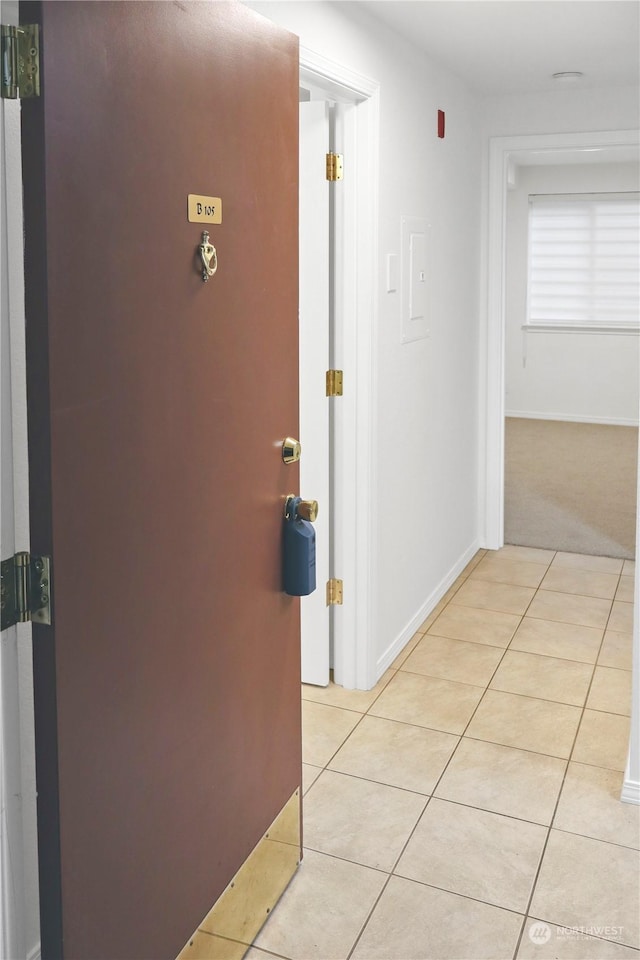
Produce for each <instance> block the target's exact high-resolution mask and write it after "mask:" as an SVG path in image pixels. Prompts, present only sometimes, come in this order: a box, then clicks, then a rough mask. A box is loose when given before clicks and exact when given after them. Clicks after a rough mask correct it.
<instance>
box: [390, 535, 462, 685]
mask: <svg viewBox="0 0 640 960" xmlns="http://www.w3.org/2000/svg"><path fill="white" fill-rule="evenodd" d="M478 550H480V545H479V541H478V540H474V542H473V543H472V544H471V546H470V547H469V548H468V549H467V550H465V552H464V553H463V555H462V556H461V557H460V559H459V560H457V561H456V563H455V564H454V565H453V567H451V569H450V570H449V572H448V573H447V574H445V576H444V577H443V578H442V580H441V581H440V583H439V584H438V586H437V587H436V588H435V590H433V591H432V592H431V593H430V594H429V596H428V597H427V599H426V600H425V602H424V603H423V604H422V606H421V607H420V609H419V610H418V611H417V612H416V614H415V616H413V617H412V618H411V620H410V621H409V623H408V624H407V625H406V626H405V627H404V629H403V630H401V631H400V633H399V634H398V636H397V637H396V638H395V640H393V642H392V643H391V644H390V645H389V646H388V647H387V649H386V650H385V652H384V653H383V654H382V656H380V657H379V658H378V660H377V662H376V683H377V682H378V680H379V679H380V677H381V676H382V674H383V673H384V672H385V670H387V669H388V667H389V666H390V665H391V664H392V663H393V661H394V660H395V658H396V657H397V656H398V654H399V653H401V652H402V650H403V649H404V647H405V646H406V644H407V643H408V642H409V640H411V637H412V636H413V635H414V633H415V632H416V630H417V629H418V627H419V626H420V624H421V623H424V621H425V620H426V619H427V617H428V616H429V614H430V613H431V611H432V610H433V608H434V607H435V606H436V604H437V603H438V602H439V601H440V600H441V599H442V597H443V596H444V595H445V593H446V592H447V590H448V589H449V587H450V586H451V584H452V583H454V581H455V580H457V578H458V577H459V576H460V574H461V573H462V571H463V570H464V568H465V567H466V565H467V564H468V563H469V562H470V561H471V560H472V559H473V558H474V557H475V555H476V553H477V552H478Z"/></svg>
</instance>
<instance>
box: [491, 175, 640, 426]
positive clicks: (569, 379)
mask: <svg viewBox="0 0 640 960" xmlns="http://www.w3.org/2000/svg"><path fill="white" fill-rule="evenodd" d="M515 175H516V183H515V188H514V189H513V190H511V191H510V192H509V196H508V204H507V268H506V270H507V272H506V318H505V319H506V331H505V337H506V340H505V364H506V369H505V375H506V413H507V416H513V417H544V418H548V419H554V420H583V421H586V422H592V423H618V424H627V425H629V424H637V422H638V397H639V394H638V379H639V378H638V366H639V360H640V355H639V353H638V338H637V335H636V334H602V333H600V334H598V333H584V332H566V333H565V332H563V333H549V332H542V331H536V332H534V333H531V332H524V331H523V330H522V324H523V323H525V321H526V292H527V229H528V211H529V205H528V201H529V194H532V193H593V192H606V191H613V192H615V191H627V190H637V189H638V186H639V183H638V165H637V164H635V163H607V164H604V163H603V164H597V163H591V164H566V165H561V166H530V167H527V166H519V167H516V170H515ZM525 358H526V363H525Z"/></svg>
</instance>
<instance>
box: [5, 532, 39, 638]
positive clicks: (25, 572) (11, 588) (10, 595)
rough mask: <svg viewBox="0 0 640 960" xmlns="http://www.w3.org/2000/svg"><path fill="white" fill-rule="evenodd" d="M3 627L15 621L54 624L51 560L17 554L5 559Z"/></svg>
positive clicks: (9, 625)
mask: <svg viewBox="0 0 640 960" xmlns="http://www.w3.org/2000/svg"><path fill="white" fill-rule="evenodd" d="M0 597H1V600H0V606H1V611H2V617H1V620H2V622H1V624H0V629H2V630H6V629H7V627H12V626H13V625H14V623H26V622H27V621H28V620H31V621H32V622H33V623H45V624H50V623H51V560H50V559H49V557H32V556H31V554H30V553H26V552H24V551H23V552H21V553H16V554H15V555H14V556H13V557H9V559H8V560H3V561H2V575H1V591H0Z"/></svg>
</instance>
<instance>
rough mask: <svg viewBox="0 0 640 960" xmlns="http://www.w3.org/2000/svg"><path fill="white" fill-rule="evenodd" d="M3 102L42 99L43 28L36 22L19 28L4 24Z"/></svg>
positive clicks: (1, 35) (1, 33)
mask: <svg viewBox="0 0 640 960" xmlns="http://www.w3.org/2000/svg"><path fill="white" fill-rule="evenodd" d="M0 45H1V52H2V88H1V93H2V99H3V100H16V99H18V97H20V98H21V99H26V98H27V97H39V96H40V27H39V26H38V24H37V23H29V24H22V25H21V26H19V27H13V26H8V25H7V24H4V23H3V24H2V27H1V28H0Z"/></svg>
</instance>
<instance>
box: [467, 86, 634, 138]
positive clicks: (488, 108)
mask: <svg viewBox="0 0 640 960" xmlns="http://www.w3.org/2000/svg"><path fill="white" fill-rule="evenodd" d="M639 113H640V90H638V88H637V87H605V88H602V89H597V90H591V89H587V88H584V87H582V86H581V85H580V84H576V85H575V86H571V87H568V88H567V87H561V86H560V85H558V89H557V90H554V91H553V92H551V93H531V94H519V95H518V96H503V97H487V98H486V99H484V100H483V102H482V126H483V132H484V136H485V137H511V136H520V135H525V134H534V133H573V132H575V133H583V132H584V131H586V130H590V131H592V130H636V129H637V128H638V114H639Z"/></svg>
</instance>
